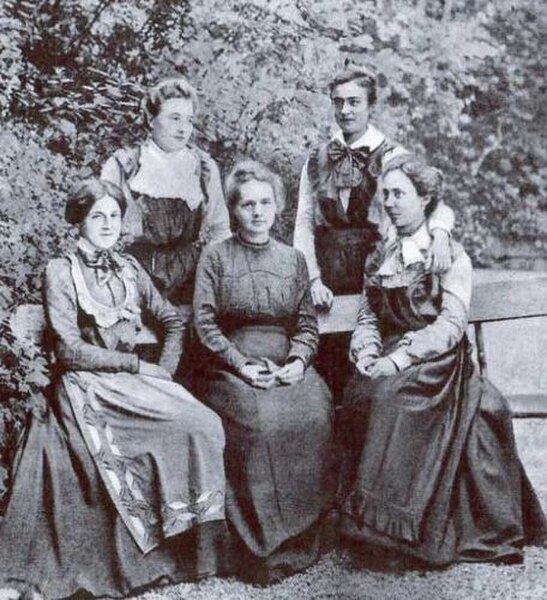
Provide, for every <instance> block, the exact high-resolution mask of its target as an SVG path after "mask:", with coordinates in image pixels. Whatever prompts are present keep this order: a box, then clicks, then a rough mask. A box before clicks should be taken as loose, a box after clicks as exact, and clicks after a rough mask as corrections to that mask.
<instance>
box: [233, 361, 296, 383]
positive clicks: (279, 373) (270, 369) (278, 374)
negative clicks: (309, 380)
mask: <svg viewBox="0 0 547 600" xmlns="http://www.w3.org/2000/svg"><path fill="white" fill-rule="evenodd" d="M304 371H305V367H304V363H303V361H302V360H300V359H299V358H294V359H292V360H290V361H289V362H286V363H285V364H284V365H283V366H281V367H280V366H278V365H276V364H275V363H274V362H273V361H271V360H269V359H267V358H265V359H262V362H260V363H247V364H245V365H244V366H243V367H242V368H241V371H240V374H241V377H242V379H244V380H245V381H246V382H247V383H248V384H249V385H252V386H253V387H257V388H262V389H265V390H267V389H269V388H271V387H273V386H275V385H291V384H293V383H298V382H299V381H302V379H303V378H304Z"/></svg>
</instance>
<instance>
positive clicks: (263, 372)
mask: <svg viewBox="0 0 547 600" xmlns="http://www.w3.org/2000/svg"><path fill="white" fill-rule="evenodd" d="M240 374H241V377H242V379H244V380H245V381H246V382H247V383H248V384H249V385H252V386H253V387H257V388H261V389H264V390H267V389H269V388H271V387H272V386H273V385H274V384H275V375H274V374H273V373H272V372H271V371H269V370H268V369H267V368H266V367H265V366H264V365H256V364H252V363H247V364H246V365H244V366H243V367H242V368H241V371H240Z"/></svg>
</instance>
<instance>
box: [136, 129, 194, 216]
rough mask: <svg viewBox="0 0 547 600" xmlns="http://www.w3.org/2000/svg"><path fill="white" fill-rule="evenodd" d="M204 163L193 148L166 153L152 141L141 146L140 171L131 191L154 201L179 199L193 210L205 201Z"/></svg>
mask: <svg viewBox="0 0 547 600" xmlns="http://www.w3.org/2000/svg"><path fill="white" fill-rule="evenodd" d="M200 175H201V162H200V159H199V156H198V155H197V154H196V152H195V151H193V150H192V148H189V147H186V148H183V149H182V150H177V151H175V152H165V151H164V150H162V149H161V148H160V147H159V146H158V145H157V144H156V143H155V142H154V141H153V140H152V139H151V138H150V139H148V140H147V141H146V142H145V143H144V144H143V145H142V146H141V151H140V157H139V170H138V171H137V174H136V175H135V177H133V179H131V181H130V182H129V187H130V188H131V190H133V191H134V192H136V193H138V194H146V195H147V196H151V197H152V198H178V199H180V200H184V201H185V202H186V204H187V205H188V208H190V209H191V210H194V209H195V208H197V207H198V206H199V204H200V203H201V202H203V201H204V199H205V197H204V195H203V190H202V189H201V177H200Z"/></svg>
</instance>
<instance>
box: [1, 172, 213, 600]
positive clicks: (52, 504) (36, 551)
mask: <svg viewBox="0 0 547 600" xmlns="http://www.w3.org/2000/svg"><path fill="white" fill-rule="evenodd" d="M125 209H126V202H125V198H124V196H123V195H122V192H121V190H120V189H119V188H117V187H116V186H114V185H113V184H110V183H108V182H102V181H99V180H96V179H94V180H89V181H87V182H86V183H85V184H84V185H83V186H82V187H81V189H80V190H79V191H78V192H77V193H76V194H75V195H74V196H72V197H71V198H70V199H69V200H68V203H67V206H66V219H67V221H68V222H69V223H71V224H73V225H76V226H78V227H79V230H80V237H79V239H78V243H77V246H76V248H75V251H74V252H73V253H71V254H69V255H68V256H66V257H64V258H58V259H54V260H52V261H50V263H49V264H48V266H47V271H46V281H45V309H46V315H47V321H48V325H49V327H50V329H51V334H52V342H53V350H54V354H55V365H54V376H55V395H54V396H53V398H52V404H51V406H50V410H49V411H48V414H47V415H46V417H45V418H44V419H43V420H39V419H34V420H33V421H32V423H31V426H30V429H29V431H28V434H27V437H26V439H25V442H24V444H23V446H22V448H21V451H20V454H19V459H18V462H17V465H16V468H15V478H14V482H13V487H12V491H11V496H10V499H9V504H8V508H7V512H6V514H5V517H4V519H3V521H2V523H1V525H0V581H1V582H2V584H3V585H8V586H14V585H15V586H17V587H18V586H21V585H25V584H27V585H31V586H36V587H37V588H38V589H39V590H40V591H41V593H43V595H44V596H45V597H46V598H48V599H50V598H51V599H55V598H64V597H67V596H70V595H72V594H75V593H77V592H79V591H81V590H85V591H86V592H88V593H91V594H92V595H94V596H110V597H119V596H123V595H127V594H129V593H130V592H132V591H134V590H136V589H138V588H141V587H142V586H145V585H148V584H151V583H154V582H157V581H158V580H160V579H162V580H167V581H171V582H176V581H182V580H189V579H195V578H198V577H203V576H205V575H209V574H213V573H215V572H216V571H217V556H216V550H217V547H218V544H219V542H221V541H222V540H223V536H224V533H225V531H224V522H223V519H224V495H225V480H224V467H223V449H224V433H223V430H222V424H221V421H220V419H219V418H218V417H217V415H215V414H214V413H213V412H212V411H211V410H209V409H208V408H206V407H205V406H204V405H203V404H201V403H200V402H199V401H198V400H196V399H195V398H194V397H193V396H191V395H190V394H189V393H188V392H187V391H186V390H185V389H184V388H183V387H181V386H180V385H178V384H176V383H174V382H173V381H172V380H171V376H172V373H173V372H174V370H175V367H176V365H177V363H178V360H179V358H180V352H181V350H180V349H181V336H182V332H183V323H182V321H181V318H180V315H179V313H178V311H177V310H176V309H174V308H173V307H172V306H171V305H170V304H169V303H168V302H167V301H166V300H164V299H163V298H162V297H161V295H160V294H159V292H158V291H157V290H156V288H155V287H154V285H153V284H152V282H151V280H150V278H149V276H148V275H147V274H146V272H145V271H144V269H143V268H142V267H141V266H140V265H139V263H138V262H137V261H136V260H135V259H134V258H132V257H130V256H127V255H123V254H120V253H118V252H117V251H116V244H117V242H118V239H119V236H120V230H121V224H122V217H123V214H124V212H125ZM141 315H142V316H145V315H147V316H149V317H152V318H154V319H155V320H156V321H158V323H159V324H160V325H161V326H162V328H163V331H164V341H163V348H162V353H161V357H160V360H159V364H152V363H148V362H145V361H143V360H139V357H138V356H137V354H136V353H135V344H136V342H137V339H136V338H137V334H138V331H139V329H140V328H141Z"/></svg>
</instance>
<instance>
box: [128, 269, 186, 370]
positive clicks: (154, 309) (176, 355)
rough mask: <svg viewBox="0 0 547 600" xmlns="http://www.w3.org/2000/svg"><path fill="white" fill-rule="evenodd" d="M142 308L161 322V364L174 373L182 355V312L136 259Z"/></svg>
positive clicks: (183, 324)
mask: <svg viewBox="0 0 547 600" xmlns="http://www.w3.org/2000/svg"><path fill="white" fill-rule="evenodd" d="M131 263H132V264H133V266H134V268H135V269H136V271H137V286H138V289H139V299H140V306H141V309H143V310H144V311H145V313H147V314H148V315H149V316H151V317H152V318H153V319H154V321H156V322H157V323H159V325H160V326H161V328H162V334H163V340H162V348H161V354H160V359H159V365H160V366H162V367H163V368H164V369H165V370H167V371H168V372H169V373H171V375H173V374H174V373H175V371H176V369H177V367H178V364H179V361H180V357H181V355H182V343H183V337H184V329H185V323H184V319H183V318H182V315H181V314H180V312H179V311H178V310H177V309H176V308H175V307H174V306H173V305H172V304H171V303H170V302H168V301H167V300H165V299H164V298H163V297H162V295H161V294H160V293H159V292H158V290H157V289H156V286H155V285H154V284H153V283H152V280H151V279H150V276H149V275H148V273H147V272H146V271H145V270H144V269H143V268H142V267H141V265H140V264H139V263H138V262H137V261H136V260H134V259H131Z"/></svg>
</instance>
